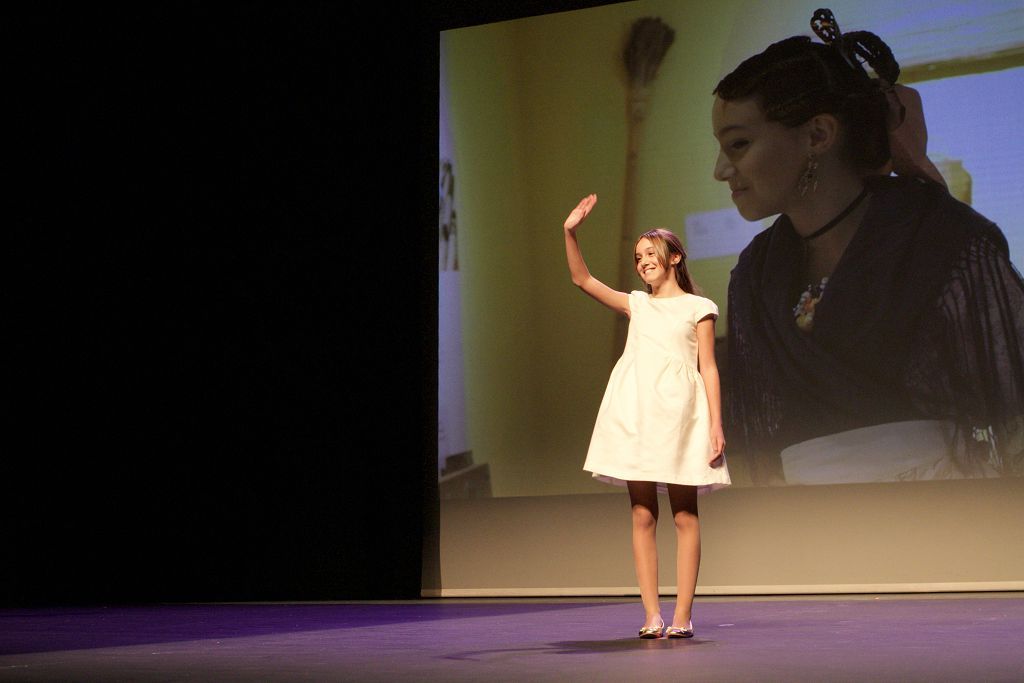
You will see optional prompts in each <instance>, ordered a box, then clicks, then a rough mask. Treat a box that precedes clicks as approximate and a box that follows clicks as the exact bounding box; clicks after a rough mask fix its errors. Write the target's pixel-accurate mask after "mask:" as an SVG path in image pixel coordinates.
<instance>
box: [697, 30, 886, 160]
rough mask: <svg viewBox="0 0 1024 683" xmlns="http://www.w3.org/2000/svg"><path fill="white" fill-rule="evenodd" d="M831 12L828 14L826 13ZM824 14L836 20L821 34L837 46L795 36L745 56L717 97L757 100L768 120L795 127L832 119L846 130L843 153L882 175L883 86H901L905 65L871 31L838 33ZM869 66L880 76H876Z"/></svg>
mask: <svg viewBox="0 0 1024 683" xmlns="http://www.w3.org/2000/svg"><path fill="white" fill-rule="evenodd" d="M826 13H827V14H826ZM819 17H827V18H828V19H830V20H831V21H832V24H831V26H828V28H830V29H834V30H831V31H829V30H826V31H825V32H824V34H825V35H823V32H822V31H820V30H819V28H818V27H815V31H816V32H817V33H818V35H820V36H822V38H823V39H824V40H826V41H829V40H831V44H828V45H826V44H824V43H815V42H811V39H810V38H809V37H807V36H794V37H792V38H787V39H785V40H782V41H779V42H777V43H774V44H772V45H770V46H769V47H768V49H766V50H765V51H764V52H762V53H760V54H757V55H754V56H753V57H750V58H748V59H746V60H745V61H744V62H743V63H742V64H740V65H739V66H738V67H737V68H736V69H735V70H734V71H733V72H732V73H730V74H729V75H728V76H726V77H725V78H723V79H722V80H721V82H720V83H719V84H718V86H717V87H716V88H715V90H714V94H715V95H718V96H719V97H721V98H722V99H723V100H736V99H741V98H746V97H755V98H757V100H758V101H759V102H760V104H761V108H762V109H763V110H764V115H765V118H766V119H767V120H769V121H777V122H779V123H781V124H783V125H784V126H788V127H791V128H793V127H796V126H799V125H800V124H802V123H805V122H807V121H809V120H810V119H811V118H812V117H814V116H816V115H818V114H832V115H833V116H835V117H836V118H837V119H838V120H839V122H840V123H841V124H842V126H843V130H844V132H845V138H844V142H843V147H842V149H841V153H842V154H843V156H844V158H845V159H846V160H847V161H849V162H850V163H851V164H852V165H853V166H854V167H855V168H856V169H857V170H858V171H860V172H862V173H871V172H875V171H878V170H879V169H880V168H882V167H883V166H885V164H886V163H887V162H888V161H889V158H890V152H889V138H888V132H887V125H886V118H887V114H888V104H887V100H886V96H885V93H884V89H885V88H888V87H891V86H892V85H894V84H895V83H896V79H897V78H898V77H899V75H900V67H899V64H897V63H896V59H895V58H894V57H893V55H892V51H891V50H890V49H889V46H888V45H886V44H885V43H884V42H882V39H881V38H879V37H878V36H876V35H875V34H873V33H869V32H867V31H854V32H851V33H846V34H842V35H840V34H839V30H838V25H835V23H834V22H835V20H834V19H833V18H832V13H831V12H829V11H828V10H818V11H817V12H816V13H815V15H814V20H812V25H814V23H815V21H816V20H818V19H819ZM862 61H863V62H866V63H867V64H868V65H869V66H870V67H871V69H872V70H873V71H874V72H875V74H876V75H877V76H878V78H872V77H870V76H869V75H868V74H867V72H866V71H865V69H864V67H863V65H862Z"/></svg>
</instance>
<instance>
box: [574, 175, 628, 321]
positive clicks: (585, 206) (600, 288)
mask: <svg viewBox="0 0 1024 683" xmlns="http://www.w3.org/2000/svg"><path fill="white" fill-rule="evenodd" d="M596 203H597V195H596V194H592V195H587V196H586V197H584V198H583V199H582V200H581V201H580V203H579V204H577V205H576V208H575V209H573V210H572V213H570V214H569V217H568V218H566V219H565V225H564V226H563V229H564V231H565V258H566V260H567V261H568V262H569V274H570V275H572V283H573V284H574V285H576V286H577V287H579V288H580V289H582V290H583V291H584V292H585V293H586V294H588V295H590V296H591V297H593V298H594V299H597V300H598V301H599V302H601V303H602V304H604V305H605V306H607V307H608V308H610V309H612V310H613V311H615V312H616V313H622V314H623V315H625V316H627V317H629V295H628V294H626V293H625V292H618V291H616V290H614V289H612V288H611V287H609V286H608V285H606V284H604V283H603V282H601V281H600V280H598V279H597V278H596V277H594V276H593V275H591V274H590V269H589V268H587V264H586V263H585V262H584V261H583V254H582V253H580V245H579V244H578V243H577V242H576V228H577V227H579V224H580V223H582V222H583V221H584V220H585V219H586V217H587V215H588V214H589V213H590V210H591V209H592V208H594V204H596Z"/></svg>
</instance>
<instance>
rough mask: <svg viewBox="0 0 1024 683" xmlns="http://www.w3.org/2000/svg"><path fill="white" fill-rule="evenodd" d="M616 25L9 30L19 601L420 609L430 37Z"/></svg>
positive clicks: (39, 20) (128, 24)
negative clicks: (326, 603)
mask: <svg viewBox="0 0 1024 683" xmlns="http://www.w3.org/2000/svg"><path fill="white" fill-rule="evenodd" d="M595 4H603V3H598V2H573V3H552V2H518V3H492V4H490V5H488V4H486V3H483V4H481V3H469V2H459V3H437V4H436V5H431V4H429V3H427V4H421V5H418V6H417V8H416V9H414V10H402V11H401V12H398V11H397V9H396V8H397V6H394V7H392V6H390V5H388V6H387V7H384V6H380V7H377V8H375V9H370V10H361V11H356V10H353V9H352V7H350V6H349V5H348V4H343V3H325V2H321V3H283V2H282V3H270V2H249V3H238V4H220V3H205V2H194V3H168V4H155V5H149V4H146V3H143V5H144V6H140V8H138V9H130V8H129V7H126V6H122V5H117V6H114V5H111V6H100V7H82V6H81V5H80V4H77V3H65V4H61V3H50V4H46V5H39V6H32V7H31V8H26V9H21V10H18V11H15V12H10V11H8V12H7V13H6V17H5V23H7V26H6V27H5V28H6V29H7V32H8V33H9V39H10V48H11V54H13V63H12V67H11V69H10V71H11V72H13V75H12V82H11V86H12V88H11V90H10V91H9V92H8V93H7V95H8V96H7V97H6V98H5V99H6V100H7V107H8V114H13V116H12V117H11V119H10V120H12V121H13V123H9V124H8V125H9V128H8V133H9V136H8V137H9V148H8V154H7V161H8V164H7V166H8V169H9V171H10V172H11V173H12V175H13V176H14V177H13V178H11V180H10V184H9V191H10V203H9V207H10V211H9V217H10V222H9V223H8V235H9V240H8V246H9V249H8V251H7V256H8V259H7V261H8V263H9V264H10V265H11V266H12V268H10V270H9V271H8V273H9V275H10V277H9V278H8V292H9V293H10V296H9V298H8V304H9V305H8V308H7V315H6V316H5V318H6V320H5V324H4V328H6V329H7V335H6V336H7V340H8V342H9V343H8V345H6V346H7V348H8V354H7V359H8V363H7V367H8V373H6V374H7V376H8V381H7V382H6V386H7V392H5V393H6V394H7V396H8V401H7V402H8V404H9V405H10V408H9V411H8V415H9V417H10V418H11V419H10V420H9V427H8V428H7V435H6V438H5V439H4V440H3V453H2V455H0V463H2V465H0V467H2V471H0V476H2V478H3V486H4V490H5V493H4V495H3V525H4V529H3V546H2V551H0V552H2V562H0V595H2V598H0V599H2V603H3V604H5V605H35V604H67V603H97V602H121V603H123V602H134V601H154V600H158V601H159V600H169V601H176V600H288V599H380V598H412V597H416V596H418V595H419V588H420V571H421V561H422V560H423V558H424V556H423V552H424V550H423V544H422V538H423V537H424V533H426V536H427V538H428V539H431V538H436V516H437V501H436V486H434V480H435V478H436V464H435V459H436V432H435V425H436V406H435V397H436V313H437V309H436V291H437V290H436V251H435V244H434V241H435V234H434V232H433V225H434V224H433V220H434V216H433V212H434V202H435V201H436V197H435V195H434V191H433V187H434V185H433V184H434V182H435V181H436V177H437V176H436V174H437V167H436V163H437V161H436V152H435V150H436V141H437V137H436V136H437V128H436V124H437V66H436V65H437V31H438V30H441V29H445V28H454V27H458V26H465V25H471V24H476V23H483V22H486V21H494V20H498V19H508V18H514V17H517V16H526V15H531V14H538V13H542V12H547V11H554V10H562V9H573V8H577V7H584V6H589V5H595ZM425 552H426V553H427V559H428V561H435V562H436V552H437V551H436V544H431V543H428V544H427V547H426V551H425Z"/></svg>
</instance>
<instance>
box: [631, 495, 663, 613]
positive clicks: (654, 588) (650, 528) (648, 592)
mask: <svg viewBox="0 0 1024 683" xmlns="http://www.w3.org/2000/svg"><path fill="white" fill-rule="evenodd" d="M627 488H628V489H629V504H630V505H631V506H632V508H633V564H634V565H635V566H636V579H637V583H639V584H640V599H641V601H643V605H644V612H645V613H646V620H645V621H644V626H657V625H658V624H659V623H661V607H660V606H659V604H658V542H657V536H656V535H655V532H656V530H657V525H658V489H657V485H656V484H655V483H654V482H651V481H630V482H627Z"/></svg>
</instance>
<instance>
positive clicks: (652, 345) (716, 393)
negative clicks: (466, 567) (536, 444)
mask: <svg viewBox="0 0 1024 683" xmlns="http://www.w3.org/2000/svg"><path fill="white" fill-rule="evenodd" d="M596 202H597V196H596V195H589V196H587V197H584V198H583V199H582V200H581V201H580V203H579V205H577V206H576V208H575V209H573V211H572V213H570V214H569V217H568V218H566V220H565V225H564V231H565V254H566V259H567V260H568V264H569V272H570V274H571V275H572V281H573V284H575V285H576V286H577V287H579V288H580V289H582V290H583V291H584V292H585V293H586V294H588V295H589V296H591V297H593V298H594V299H595V300H597V301H598V302H599V303H602V304H604V305H605V306H607V307H608V308H610V309H612V310H613V311H615V312H616V313H620V314H622V315H625V316H626V317H628V318H629V333H628V336H627V339H626V348H625V350H624V351H623V353H622V357H621V358H620V359H619V360H618V362H617V363H616V364H615V367H614V368H613V369H612V373H611V378H610V379H609V380H608V388H607V389H606V391H605V394H604V398H603V399H602V401H601V407H600V409H599V411H598V415H597V423H596V425H595V427H594V433H593V436H592V438H591V440H590V449H589V450H588V452H587V459H586V462H585V463H584V465H583V469H584V470H587V471H589V472H591V473H592V474H593V476H594V477H595V478H597V479H600V480H602V481H605V482H608V483H611V484H620V485H625V486H626V487H627V489H628V491H629V500H630V505H631V507H632V517H633V560H634V564H635V566H636V574H637V581H638V583H639V584H640V596H641V600H642V602H643V606H644V612H645V621H644V625H643V627H642V628H641V629H640V634H639V635H640V637H641V638H660V637H661V636H662V634H663V633H664V634H665V635H667V636H668V637H669V638H689V637H691V636H692V635H693V622H692V620H691V610H692V607H693V593H694V590H695V588H696V585H697V570H698V568H699V566H700V526H699V522H698V517H697V494H698V493H699V492H703V491H710V490H712V489H715V488H719V487H722V486H726V485H728V484H729V483H730V479H729V468H728V467H727V466H726V464H725V436H724V433H723V431H722V411H721V399H720V388H719V379H718V366H717V365H716V363H715V319H716V318H717V317H718V306H716V305H715V303H714V302H713V301H711V300H710V299H706V298H704V297H702V296H697V294H696V293H695V287H694V285H693V281H692V280H691V279H690V274H689V271H688V270H687V268H686V252H685V251H684V250H683V246H682V244H681V243H680V242H679V238H677V237H676V236H675V235H674V234H672V233H671V232H669V231H668V230H661V229H657V230H650V231H648V232H645V233H644V234H643V235H641V236H640V238H639V239H638V240H637V242H636V246H635V249H634V251H635V262H634V266H635V268H636V272H637V275H639V276H640V279H641V280H642V281H643V283H644V288H643V291H634V292H630V293H629V294H627V293H625V292H618V291H615V290H613V289H611V288H610V287H608V286H607V285H605V284H603V283H602V282H601V281H599V280H598V279H597V278H595V277H593V276H592V275H591V274H590V270H589V269H588V268H587V265H586V263H585V262H584V260H583V256H582V254H581V253H580V248H579V244H578V243H577V241H576V229H577V228H578V227H579V224H580V223H582V222H583V220H584V219H586V217H587V215H588V214H589V213H590V211H591V209H593V208H594V205H595V203H596ZM659 490H661V491H664V492H666V493H668V498H669V503H670V505H671V507H672V517H673V520H674V522H675V527H676V578H677V586H678V589H677V597H676V607H675V612H674V613H673V616H672V625H671V626H669V627H668V628H667V629H666V628H665V622H664V620H663V619H662V617H661V609H660V606H659V601H658V546H657V539H656V536H655V531H656V528H657V521H658V491H659Z"/></svg>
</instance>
